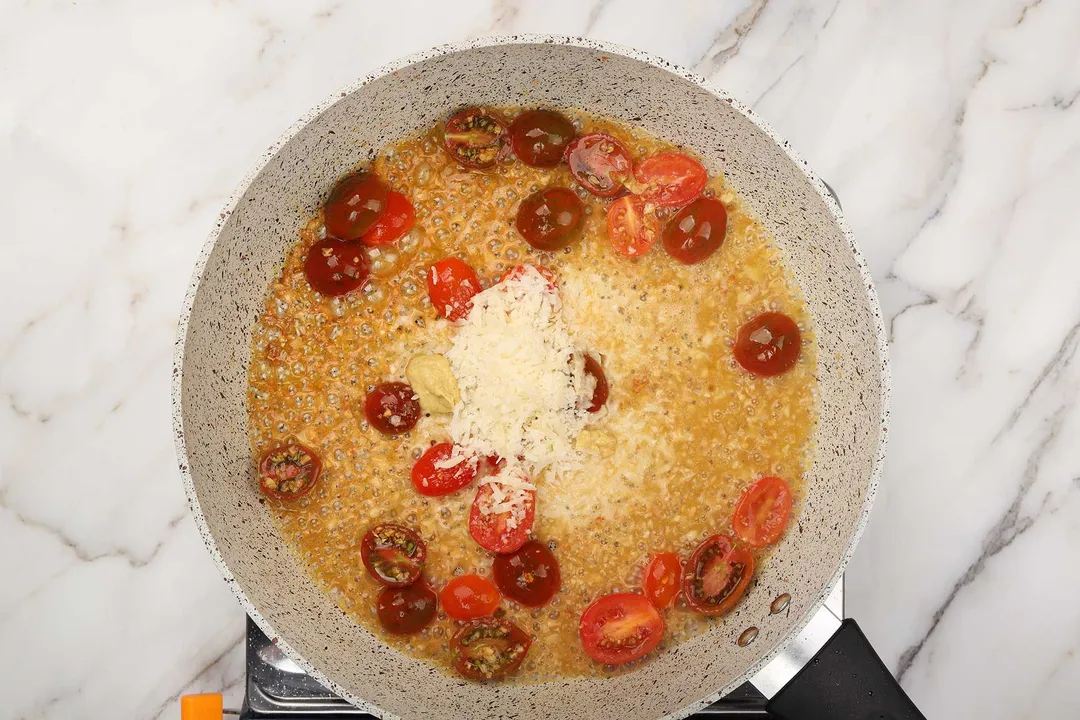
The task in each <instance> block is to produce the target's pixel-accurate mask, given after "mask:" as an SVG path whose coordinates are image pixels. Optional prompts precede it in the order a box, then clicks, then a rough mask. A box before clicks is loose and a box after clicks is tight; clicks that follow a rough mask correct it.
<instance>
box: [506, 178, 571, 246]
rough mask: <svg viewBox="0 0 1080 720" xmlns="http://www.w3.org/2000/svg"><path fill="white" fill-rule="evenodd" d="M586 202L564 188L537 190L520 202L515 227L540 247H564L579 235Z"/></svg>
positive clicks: (531, 243)
mask: <svg viewBox="0 0 1080 720" xmlns="http://www.w3.org/2000/svg"><path fill="white" fill-rule="evenodd" d="M584 216H585V205H584V204H583V203H582V202H581V198H579V197H578V196H577V195H575V194H574V191H573V190H571V189H569V188H564V187H550V188H546V189H544V190H538V191H537V192H534V193H533V194H532V195H530V196H529V197H527V198H525V199H524V200H522V201H521V204H520V205H519V206H518V211H517V216H516V217H515V218H514V226H515V227H516V228H517V231H518V232H519V233H521V237H523V238H525V242H527V243H529V244H530V245H532V246H533V247H534V248H536V249H537V250H547V251H548V252H554V251H556V250H562V249H563V248H564V247H566V246H567V245H569V244H570V242H571V241H572V240H573V239H574V238H575V237H576V236H577V235H578V232H579V231H580V230H581V221H582V218H583V217H584Z"/></svg>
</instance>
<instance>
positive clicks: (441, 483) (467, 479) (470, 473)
mask: <svg viewBox="0 0 1080 720" xmlns="http://www.w3.org/2000/svg"><path fill="white" fill-rule="evenodd" d="M453 452H454V444H453V443H448V442H442V443H438V444H437V445H432V446H431V447H429V448H428V449H427V450H425V451H424V454H423V455H421V456H420V458H419V459H418V460H417V461H416V462H415V463H414V464H413V467H412V482H413V487H415V488H416V492H418V493H420V494H421V495H427V496H428V497H439V496H441V495H449V494H450V493H452V492H457V491H458V490H460V489H461V488H463V487H465V486H466V485H468V484H469V483H471V482H472V481H473V480H475V479H476V475H477V463H476V462H475V461H474V460H470V459H468V458H465V459H463V460H462V461H461V462H459V463H457V464H456V465H452V466H450V467H439V465H441V464H443V463H445V462H446V461H447V460H449V459H450V455H451V454H452V453H453Z"/></svg>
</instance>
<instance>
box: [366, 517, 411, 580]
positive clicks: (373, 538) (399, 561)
mask: <svg viewBox="0 0 1080 720" xmlns="http://www.w3.org/2000/svg"><path fill="white" fill-rule="evenodd" d="M426 557H427V546H426V545H424V541H423V540H421V539H420V536H419V535H417V534H416V533H415V532H414V531H413V530H410V529H409V528H407V527H405V526H404V525H396V524H394V523H383V524H381V525H376V526H375V527H373V528H371V529H370V530H368V531H367V534H365V535H364V539H363V540H362V541H361V543H360V559H361V560H363V562H364V567H366V568H367V571H368V572H369V573H371V577H373V578H375V579H376V580H377V581H378V582H380V583H382V584H383V585H388V586H390V587H404V586H405V585H411V584H412V583H414V582H416V579H417V578H418V577H420V571H421V570H423V569H424V559H425V558H426Z"/></svg>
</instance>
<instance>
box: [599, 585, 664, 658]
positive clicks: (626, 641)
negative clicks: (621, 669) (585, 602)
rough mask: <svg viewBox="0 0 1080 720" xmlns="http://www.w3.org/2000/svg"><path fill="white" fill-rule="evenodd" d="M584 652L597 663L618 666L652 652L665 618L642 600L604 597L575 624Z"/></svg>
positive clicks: (620, 595) (661, 634) (621, 595)
mask: <svg viewBox="0 0 1080 720" xmlns="http://www.w3.org/2000/svg"><path fill="white" fill-rule="evenodd" d="M578 634H579V635H580V636H581V643H582V645H584V646H585V653H586V654H587V655H588V656H589V657H591V658H592V659H593V660H595V661H596V662H600V663H604V664H607V665H621V664H622V663H627V662H631V661H633V660H637V659H638V658H641V657H644V656H645V655H647V654H648V653H650V652H652V651H653V650H654V649H655V648H656V646H657V645H659V644H660V640H661V639H663V637H664V618H662V617H661V616H660V612H659V611H658V610H657V609H656V608H654V607H653V606H652V603H650V602H649V601H648V600H647V599H646V598H645V597H643V596H641V595H635V594H634V593H615V594H613V595H605V596H604V597H602V598H600V599H599V600H596V601H595V602H593V604H592V605H589V607H587V608H585V612H583V613H582V614H581V620H580V621H579V622H578Z"/></svg>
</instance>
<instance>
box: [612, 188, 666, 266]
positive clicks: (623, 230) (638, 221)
mask: <svg viewBox="0 0 1080 720" xmlns="http://www.w3.org/2000/svg"><path fill="white" fill-rule="evenodd" d="M607 232H608V240H610V241H611V246H612V247H613V248H615V251H616V252H618V253H619V254H620V255H626V256H627V257H638V256H640V255H644V254H645V253H647V252H649V249H650V248H651V247H652V246H653V243H655V242H656V238H657V237H658V236H659V234H660V221H659V220H658V219H657V217H656V213H655V212H653V211H652V209H651V208H649V206H648V204H647V203H646V202H645V201H644V200H642V199H641V198H640V197H638V196H637V195H626V196H625V197H621V198H619V199H618V200H616V201H615V202H613V203H611V207H609V208H608V212H607Z"/></svg>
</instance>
